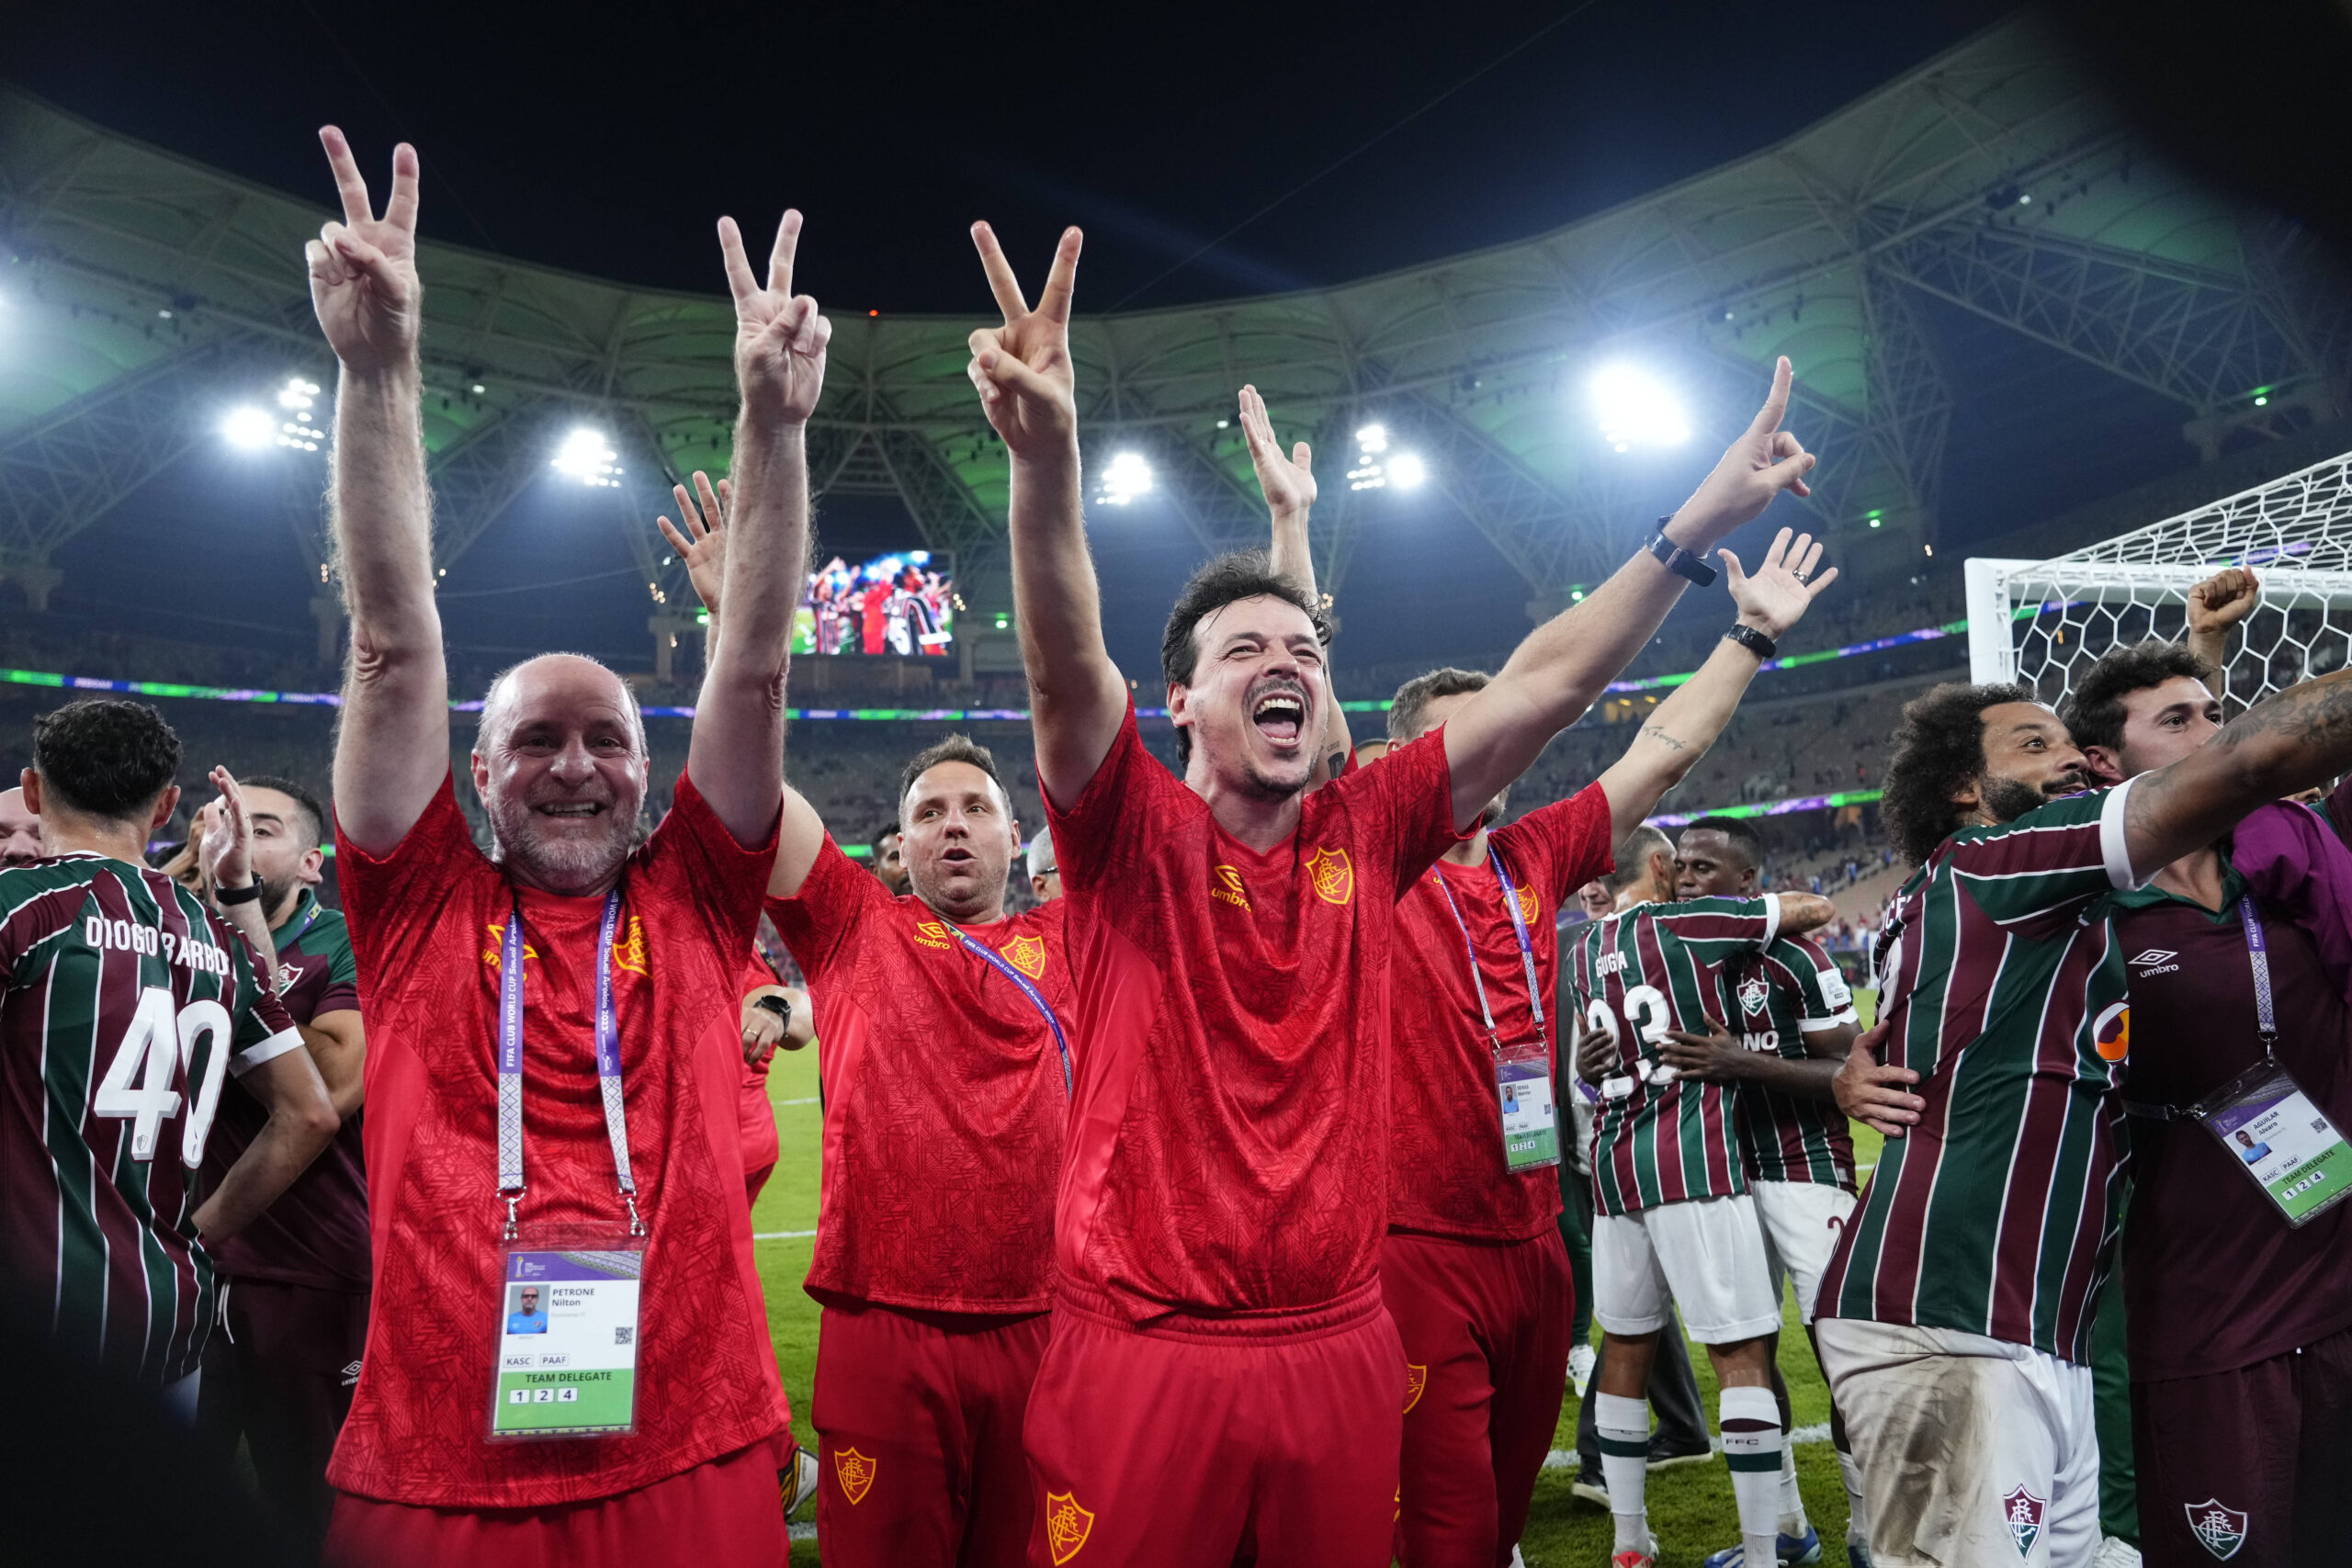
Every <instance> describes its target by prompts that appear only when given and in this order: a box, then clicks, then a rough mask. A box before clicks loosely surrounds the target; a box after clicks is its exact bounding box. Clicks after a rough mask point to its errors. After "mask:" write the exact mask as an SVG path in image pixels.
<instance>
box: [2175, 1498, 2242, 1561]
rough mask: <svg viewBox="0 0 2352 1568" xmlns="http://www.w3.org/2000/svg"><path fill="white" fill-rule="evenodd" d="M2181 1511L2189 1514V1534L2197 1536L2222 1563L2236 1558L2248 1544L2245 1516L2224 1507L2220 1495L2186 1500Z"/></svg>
mask: <svg viewBox="0 0 2352 1568" xmlns="http://www.w3.org/2000/svg"><path fill="white" fill-rule="evenodd" d="M2180 1511H2181V1512H2182V1513H2184V1514H2187V1515H2188V1533H2189V1534H2191V1535H2193V1536H2195V1537H2196V1538H2197V1544H2198V1545H2199V1546H2201V1547H2203V1548H2204V1549H2205V1550H2206V1551H2210V1552H2211V1553H2212V1554H2213V1555H2214V1556H2216V1557H2218V1558H2220V1559H2222V1561H2223V1562H2228V1561H2229V1560H2230V1559H2231V1558H2233V1557H2235V1556H2236V1555H2237V1552H2238V1548H2239V1547H2241V1546H2244V1545H2245V1527H2246V1516H2245V1515H2244V1514H2242V1513H2240V1512H2239V1511H2238V1510H2237V1509H2235V1508H2232V1507H2227V1506H2223V1504H2222V1500H2221V1499H2220V1498H2219V1497H2208V1498H2206V1499H2205V1501H2203V1502H2202V1503H2183V1504H2182V1505H2181V1506H2180Z"/></svg>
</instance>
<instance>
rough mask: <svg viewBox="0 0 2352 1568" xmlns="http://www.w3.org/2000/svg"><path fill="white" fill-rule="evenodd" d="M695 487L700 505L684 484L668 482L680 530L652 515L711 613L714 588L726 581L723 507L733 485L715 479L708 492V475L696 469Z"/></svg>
mask: <svg viewBox="0 0 2352 1568" xmlns="http://www.w3.org/2000/svg"><path fill="white" fill-rule="evenodd" d="M732 490H733V487H732V486H730V485H729V483H728V482H727V481H726V480H725V479H721V480H719V481H718V493H717V494H715V495H714V494H712V493H711V488H710V476H709V475H708V474H706V473H704V472H703V471H702V470H701V469H700V468H696V469H695V491H696V492H697V493H698V494H699V495H700V496H701V498H702V501H701V504H700V505H696V504H695V497H694V496H691V495H688V494H687V493H686V487H685V486H684V485H672V486H671V487H670V493H671V494H673V495H674V496H676V497H677V499H678V515H679V517H680V518H682V519H683V520H684V525H685V527H684V531H683V532H682V531H681V530H680V528H679V526H678V525H676V524H673V523H672V522H671V521H670V520H669V519H668V518H667V517H656V518H655V519H654V520H653V521H654V522H655V523H657V524H659V525H661V529H662V537H663V538H665V539H667V540H669V541H670V547H671V548H672V549H673V550H675V551H677V552H678V558H679V559H680V560H682V561H684V562H685V565H686V577H687V580H688V581H691V582H693V583H694V585H695V596H696V597H698V598H699V599H701V600H702V606H703V608H704V609H706V610H708V611H709V612H710V613H711V614H712V615H714V616H715V615H718V591H719V589H720V588H721V587H723V586H725V584H726V581H727V521H726V517H725V515H724V511H723V509H724V508H725V506H726V504H727V503H728V502H730V501H732V500H734V495H733V493H732Z"/></svg>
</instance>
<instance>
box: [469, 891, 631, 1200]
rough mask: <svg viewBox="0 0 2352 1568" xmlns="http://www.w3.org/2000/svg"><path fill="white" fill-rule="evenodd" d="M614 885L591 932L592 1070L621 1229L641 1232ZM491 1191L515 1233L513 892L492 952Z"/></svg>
mask: <svg viewBox="0 0 2352 1568" xmlns="http://www.w3.org/2000/svg"><path fill="white" fill-rule="evenodd" d="M620 913H621V890H620V889H619V888H618V887H615V888H614V889H613V890H612V891H611V892H609V893H607V894H605V919H604V924H603V926H602V928H601V930H600V931H599V932H598V935H597V938H596V1077H597V1080H598V1086H599V1087H600V1088H601V1089H603V1090H604V1099H605V1137H606V1138H607V1139H608V1140H609V1141H610V1142H611V1144H612V1145H613V1168H615V1169H616V1170H617V1171H618V1172H619V1173H620V1189H621V1201H622V1202H624V1203H626V1204H627V1205H628V1234H629V1235H644V1234H645V1222H644V1221H642V1220H640V1219H639V1218H638V1217H637V1178H636V1177H635V1176H633V1175H631V1174H630V1173H629V1166H628V1108H627V1106H625V1105H624V1104H623V1103H622V1100H621V1032H620V1016H619V1014H618V1013H617V1012H616V1010H615V1009H614V1007H613V931H614V930H615V928H616V926H617V925H618V924H619V922H620ZM498 1192H499V1196H501V1197H502V1198H504V1199H505V1200H506V1239H507V1240H509V1241H512V1240H514V1239H515V1224H516V1222H515V1204H516V1202H517V1201H519V1200H520V1199H521V1197H522V1193H523V902H522V900H521V899H520V898H519V897H518V898H516V899H515V903H514V907H513V911H512V913H510V914H509V915H508V916H507V918H506V934H505V935H504V936H503V938H502V939H501V940H500V942H499V959H498Z"/></svg>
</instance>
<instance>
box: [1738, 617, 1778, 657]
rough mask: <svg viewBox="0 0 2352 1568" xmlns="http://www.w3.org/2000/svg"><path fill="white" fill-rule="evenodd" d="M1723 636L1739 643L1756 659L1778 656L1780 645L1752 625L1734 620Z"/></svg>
mask: <svg viewBox="0 0 2352 1568" xmlns="http://www.w3.org/2000/svg"><path fill="white" fill-rule="evenodd" d="M1724 636H1725V637H1729V638H1731V640H1732V641H1734V642H1736V643H1737V644H1739V646H1740V647H1742V648H1744V649H1747V651H1748V652H1750V653H1752V654H1754V655H1756V657H1757V658H1758V659H1761V660H1767V661H1770V660H1774V659H1777V658H1779V657H1780V654H1781V645H1780V644H1779V643H1777V642H1774V641H1773V640H1772V639H1771V638H1770V637H1766V636H1765V635H1764V634H1763V633H1762V632H1759V631H1758V630H1757V629H1756V628H1755V627H1754V626H1743V625H1742V624H1741V623H1739V622H1737V621H1734V622H1733V623H1732V624H1731V630H1729V631H1727V632H1725V633H1724Z"/></svg>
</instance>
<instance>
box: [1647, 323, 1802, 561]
mask: <svg viewBox="0 0 2352 1568" xmlns="http://www.w3.org/2000/svg"><path fill="white" fill-rule="evenodd" d="M1794 380H1795V377H1794V375H1793V373H1792V371H1791V370H1790V368H1789V361H1788V357H1787V356H1786V355H1782V356H1781V359H1780V360H1779V362H1778V363H1776V364H1775V365H1774V366H1773V367H1772V391H1771V394H1770V396H1769V397H1767V398H1766V399H1765V400H1764V406H1763V407H1762V408H1761V409H1758V411H1757V412H1756V418H1755V419H1754V420H1753V421H1751V422H1750V423H1749V424H1748V426H1747V431H1746V433H1745V434H1742V435H1741V436H1740V438H1739V439H1738V440H1736V441H1735V442H1733V443H1732V444H1731V445H1730V446H1728V447H1726V448H1725V449H1724V455H1723V458H1722V460H1721V461H1719V462H1717V463H1716V464H1715V467H1714V469H1713V472H1711V473H1710V474H1708V475H1707V477H1706V478H1705V479H1702V480H1700V481H1699V488H1698V490H1697V491H1694V492H1693V493H1692V494H1691V499H1690V500H1689V501H1687V502H1684V503H1683V506H1682V510H1681V511H1680V512H1679V513H1677V514H1676V515H1677V516H1678V517H1679V518H1684V519H1688V520H1689V522H1690V523H1691V525H1693V526H1694V527H1695V528H1696V529H1697V531H1698V533H1699V535H1700V536H1699V537H1695V538H1684V537H1682V536H1680V535H1679V534H1677V536H1676V537H1675V542H1676V543H1677V544H1679V545H1680V546H1681V547H1683V548H1685V549H1688V550H1694V551H1695V550H1697V549H1698V548H1701V547H1704V546H1707V545H1712V544H1713V543H1714V542H1715V541H1716V540H1717V539H1720V538H1722V537H1723V536H1725V535H1726V534H1729V533H1730V532H1731V531H1732V530H1733V529H1735V528H1736V527H1738V526H1739V525H1741V524H1743V523H1745V522H1747V521H1748V519H1750V518H1752V517H1756V516H1758V515H1760V514H1761V513H1763V511H1764V509H1765V508H1766V507H1768V506H1770V505H1771V504H1772V498H1773V497H1774V496H1777V495H1779V494H1780V493H1781V491H1789V492H1790V493H1792V494H1794V495H1811V494H1812V493H1813V491H1812V489H1811V488H1810V487H1808V486H1807V485H1806V484H1805V482H1804V476H1805V475H1807V474H1809V473H1811V472H1812V471H1813V465H1814V456H1813V454H1812V453H1810V452H1808V451H1806V450H1805V449H1804V443H1803V442H1800V441H1799V440H1798V439H1797V438H1796V437H1795V436H1794V435H1792V434H1790V433H1789V432H1788V431H1785V430H1782V429H1781V420H1782V419H1784V418H1785V417H1787V415H1788V412H1789V388H1790V387H1791V385H1792V383H1793V382H1794Z"/></svg>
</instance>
